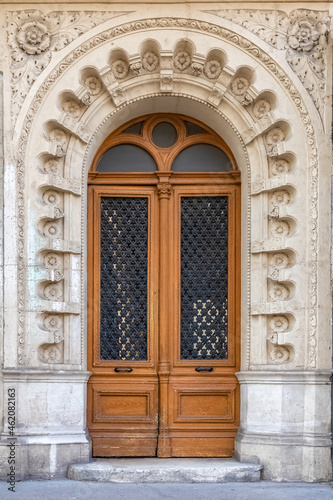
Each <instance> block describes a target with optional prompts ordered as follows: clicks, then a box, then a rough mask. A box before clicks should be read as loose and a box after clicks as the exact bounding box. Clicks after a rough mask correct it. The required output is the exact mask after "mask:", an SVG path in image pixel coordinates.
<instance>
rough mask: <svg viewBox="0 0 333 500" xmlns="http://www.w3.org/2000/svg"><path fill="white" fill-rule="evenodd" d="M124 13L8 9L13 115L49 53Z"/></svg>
mask: <svg viewBox="0 0 333 500" xmlns="http://www.w3.org/2000/svg"><path fill="white" fill-rule="evenodd" d="M125 13H126V12H122V11H119V12H113V11H111V12H96V11H81V12H80V11H78V12H75V11H69V12H66V11H63V12H60V11H59V12H58V11H54V12H50V13H48V14H44V13H43V12H42V11H40V10H31V9H30V10H23V11H11V12H7V39H8V45H9V47H10V48H11V49H12V52H11V54H10V70H11V73H12V82H11V87H12V116H13V119H16V117H17V115H18V113H19V111H20V109H21V105H22V103H23V101H24V99H25V97H26V95H27V93H28V92H29V89H30V87H31V85H32V84H33V83H34V82H35V81H36V79H37V77H38V76H39V75H40V74H41V72H42V71H43V70H44V69H45V68H46V67H47V66H48V64H49V63H50V61H51V57H52V52H53V51H59V50H61V49H63V48H64V47H66V45H68V44H69V43H71V42H72V41H73V40H76V38H78V37H79V36H80V35H83V34H84V33H86V32H87V31H88V30H90V29H91V28H93V27H94V26H97V25H98V24H100V23H102V22H105V21H107V20H108V19H111V18H113V17H117V16H120V15H122V14H125Z"/></svg>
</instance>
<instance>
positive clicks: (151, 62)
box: [142, 51, 159, 73]
mask: <svg viewBox="0 0 333 500" xmlns="http://www.w3.org/2000/svg"><path fill="white" fill-rule="evenodd" d="M158 65H159V59H158V56H157V55H156V54H155V53H154V52H151V51H148V52H146V53H145V54H144V55H143V57H142V67H143V69H145V70H146V71H149V73H152V72H153V71H155V70H156V69H157V68H158Z"/></svg>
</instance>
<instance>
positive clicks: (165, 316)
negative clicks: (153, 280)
mask: <svg viewBox="0 0 333 500" xmlns="http://www.w3.org/2000/svg"><path fill="white" fill-rule="evenodd" d="M169 177H170V172H163V173H162V172H158V178H159V183H158V184H157V192H158V197H159V212H160V245H159V249H160V256H159V259H160V279H159V286H160V293H159V349H158V350H159V363H158V380H159V425H158V427H159V429H158V444H157V456H158V457H171V446H170V435H169V424H168V385H169V375H170V356H169V338H170V335H169V325H170V314H171V313H172V311H171V310H170V301H169V300H168V299H169V297H170V295H169V287H170V275H171V273H170V269H171V265H170V258H171V255H172V242H171V241H170V235H171V232H170V215H169V204H170V196H171V190H172V186H171V184H170V183H169Z"/></svg>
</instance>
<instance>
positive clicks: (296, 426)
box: [3, 13, 330, 480]
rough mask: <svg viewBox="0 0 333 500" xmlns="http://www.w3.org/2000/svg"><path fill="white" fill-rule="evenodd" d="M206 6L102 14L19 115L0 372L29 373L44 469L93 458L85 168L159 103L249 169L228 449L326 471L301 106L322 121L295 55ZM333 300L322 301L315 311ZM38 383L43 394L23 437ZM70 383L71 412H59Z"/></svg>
mask: <svg viewBox="0 0 333 500" xmlns="http://www.w3.org/2000/svg"><path fill="white" fill-rule="evenodd" d="M200 16H201V19H200V20H198V19H196V18H194V19H185V18H184V19H182V18H177V19H172V18H156V19H140V20H135V21H133V22H131V23H126V24H120V23H119V24H116V21H115V20H111V21H109V26H108V28H107V29H105V30H104V31H100V32H99V33H98V34H97V33H96V29H95V32H94V35H93V36H90V34H89V33H87V34H86V35H84V36H83V37H84V41H83V43H81V44H80V45H79V44H78V43H77V46H76V47H75V48H74V49H73V50H70V46H69V48H68V50H67V49H66V50H67V53H66V54H64V55H63V57H62V59H61V60H60V58H59V60H58V62H57V64H55V65H54V66H53V67H52V68H51V69H50V71H49V73H48V75H47V76H46V75H45V74H42V75H41V76H40V77H38V78H39V79H37V80H36V83H35V87H34V88H33V89H32V91H30V94H29V95H28V98H27V100H26V101H25V104H24V106H23V109H22V114H25V120H24V123H23V125H22V127H20V125H19V124H20V121H19V120H18V122H17V123H18V125H17V126H16V130H17V132H19V133H20V139H19V155H18V169H17V199H18V248H19V260H18V280H17V287H18V301H17V309H18V338H17V346H16V349H15V350H13V349H11V352H10V355H9V356H8V357H7V358H6V366H5V369H4V372H3V373H4V382H5V387H9V386H12V385H13V384H16V386H17V388H18V391H26V387H27V384H28V385H29V391H28V393H27V397H26V398H25V399H26V401H27V403H25V404H24V405H23V404H22V407H21V408H20V422H21V424H22V427H21V431H20V439H21V444H22V446H21V449H20V450H21V451H20V453H22V461H21V462H22V463H24V459H23V457H27V456H29V457H32V455H33V454H34V453H35V452H36V451H35V450H36V449H38V450H42V449H43V453H44V455H45V460H46V463H48V464H49V466H48V471H47V473H46V475H49V476H52V474H61V473H62V472H63V471H64V470H65V469H66V468H67V465H68V463H70V462H71V461H78V460H79V459H82V460H88V458H89V443H88V440H87V437H86V434H85V381H86V379H87V377H88V375H89V374H88V373H87V372H86V371H85V325H86V317H85V315H86V312H85V311H86V309H85V276H86V264H85V246H86V232H85V225H86V223H85V221H86V177H87V172H88V169H89V166H90V163H91V160H92V158H93V156H94V154H95V152H96V150H97V149H98V147H99V146H100V144H101V143H102V141H103V139H104V138H105V137H107V136H108V135H109V134H110V133H111V132H112V131H113V130H115V129H116V128H117V127H118V126H119V125H120V124H122V123H124V122H126V121H128V120H130V119H131V118H134V117H137V116H140V115H144V114H146V113H147V112H149V113H151V112H166V111H167V112H175V113H182V114H184V115H188V116H192V117H193V118H197V119H200V120H201V121H204V122H205V123H206V124H207V125H208V126H210V127H211V128H212V129H214V130H215V131H216V132H217V133H218V134H219V135H220V136H221V137H223V139H224V140H225V142H226V143H227V144H228V146H229V147H230V148H231V150H232V152H233V154H234V156H235V158H236V161H237V163H238V165H239V168H240V169H241V171H242V186H243V187H242V207H243V208H242V332H241V334H242V369H241V372H240V373H239V380H240V383H241V385H242V423H241V428H240V430H239V436H238V440H237V447H236V452H237V456H238V457H239V458H240V460H252V461H253V460H254V461H258V462H259V461H260V462H261V463H263V464H264V466H265V474H266V477H267V478H275V479H279V478H281V477H284V478H285V479H304V480H313V479H317V480H319V479H325V478H328V477H329V467H330V465H329V464H330V459H329V456H330V455H329V454H330V439H329V429H328V427H327V424H324V423H323V422H322V421H323V420H324V419H323V416H321V418H320V419H319V418H317V416H316V415H315V409H313V412H314V413H313V414H311V415H312V419H311V418H308V416H306V413H307V412H310V413H311V410H309V408H310V407H311V408H313V406H312V405H313V400H315V399H318V398H319V399H320V398H323V399H325V398H328V397H329V395H328V388H327V381H328V377H329V372H328V370H327V367H328V366H329V356H328V354H325V350H326V349H327V345H328V343H329V328H328V326H327V325H325V321H324V320H323V317H322V314H323V313H321V312H320V311H319V309H318V296H319V294H321V295H320V296H322V295H324V294H325V293H326V292H325V291H327V289H328V286H329V280H328V277H327V275H326V274H325V273H321V272H320V268H319V260H320V255H321V254H322V253H325V251H327V249H328V242H327V241H326V240H325V237H324V236H323V235H322V234H321V233H320V231H324V230H323V229H321V228H322V223H321V221H320V219H319V218H318V217H319V216H318V192H319V190H320V189H321V187H320V186H321V185H323V184H325V175H326V173H325V172H324V175H323V178H322V179H321V178H320V177H319V173H318V162H319V160H320V154H319V153H318V146H317V137H316V135H315V132H314V128H313V125H312V123H311V118H310V116H314V117H315V124H316V127H318V126H319V127H322V123H321V119H320V116H319V114H318V112H317V110H316V107H315V104H313V103H312V101H311V99H310V97H309V95H308V93H307V92H306V91H304V89H303V90H302V85H301V83H300V82H299V80H298V79H297V78H296V76H295V75H293V73H292V70H291V69H290V68H289V67H288V64H287V63H285V64H284V65H283V64H282V65H279V64H278V63H277V62H276V61H275V60H273V59H272V58H271V57H270V56H269V55H268V54H267V53H266V52H265V50H264V48H265V45H264V44H263V42H258V44H256V43H254V41H253V39H254V35H251V34H248V37H247V38H245V37H244V36H243V35H244V31H245V30H244V29H243V28H241V29H240V31H241V32H242V33H243V35H242V34H236V33H235V32H234V31H233V30H232V29H231V28H230V20H229V21H228V20H227V21H225V20H221V18H219V20H218V22H219V24H214V23H213V22H212V17H213V16H212V14H202V13H201V14H200ZM202 19H203V20H202ZM214 19H215V21H216V17H215V18H214ZM27 22H28V21H27ZM318 22H319V21H318ZM13 29H14V28H13ZM20 29H21V30H22V27H21V28H20ZM166 34H167V36H166ZM17 40H20V37H16V43H18V42H17ZM13 43H14V42H13ZM22 43H23V42H22ZM295 43H296V42H295ZM38 85H39V87H38ZM26 103H29V108H28V109H27V106H28V105H27V104H26ZM308 107H310V113H309V111H308ZM14 115H15V113H14ZM304 145H306V147H304ZM320 183H322V184H320ZM323 203H324V206H325V207H326V205H325V204H326V203H327V200H326V199H325V200H324V201H323ZM319 284H320V285H321V287H322V288H321V290H322V291H320V292H319V289H318V285H319ZM328 307H329V304H328V303H327V301H326V302H325V303H324V306H323V311H325V310H326V311H327V308H328ZM325 308H326V309H325ZM318 344H319V347H318ZM325 346H326V347H325ZM50 384H52V387H53V388H55V390H54V391H52V394H50V389H49V386H50ZM37 393H38V394H39V397H40V398H41V400H42V401H43V402H44V403H43V405H42V408H41V409H40V415H39V420H38V421H36V424H35V427H34V435H33V436H31V432H30V431H29V430H28V428H29V425H30V422H31V421H34V419H35V417H34V408H33V400H34V398H35V395H36V394H37ZM64 395H67V400H68V405H69V407H70V412H69V416H68V418H67V417H65V418H64V417H61V416H62V415H63V410H64V407H63V401H64ZM295 399H297V401H298V407H297V409H296V408H294V407H293V405H292V404H291V402H292V401H293V400H295ZM327 401H328V399H327ZM281 409H283V410H281ZM326 410H327V408H326V409H325V411H326ZM295 412H296V417H295ZM264 413H265V414H266V417H265V418H263V416H262V415H263V414H264ZM325 418H326V420H327V422H328V421H329V416H328V414H327V416H326V417H325ZM59 420H60V421H61V422H62V423H61V425H60V426H59ZM309 421H311V425H310V424H309ZM313 422H317V423H316V424H314V423H313ZM28 423H29V425H28ZM45 425H46V426H45ZM30 427H31V425H30ZM45 429H46V430H45ZM6 432H7V431H6V430H5V431H4V434H3V436H4V438H5V437H6ZM36 436H37V437H36ZM291 436H292V440H291ZM41 443H42V444H41ZM68 444H70V449H71V452H70V454H68V452H67V451H66V450H65V448H66V447H68ZM54 450H57V451H56V455H55V451H54ZM39 453H42V452H41V451H40V452H39ZM55 456H56V458H54V457H55ZM290 457H292V459H291V458H290ZM29 460H30V462H31V458H29ZM290 460H293V462H294V463H295V464H296V465H295V468H294V469H290V468H288V464H289V461H290ZM26 462H27V463H28V460H26ZM323 463H324V464H325V467H323V465H322V464H323ZM52 467H53V469H52ZM36 470H38V465H36ZM309 470H310V472H309ZM27 474H28V471H27V470H24V469H22V476H26V475H27ZM37 474H38V472H37ZM40 474H41V472H40Z"/></svg>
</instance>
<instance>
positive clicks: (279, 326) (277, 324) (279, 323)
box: [268, 315, 289, 333]
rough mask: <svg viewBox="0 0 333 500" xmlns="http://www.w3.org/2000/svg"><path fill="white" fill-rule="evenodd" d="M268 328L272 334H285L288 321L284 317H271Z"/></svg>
mask: <svg viewBox="0 0 333 500" xmlns="http://www.w3.org/2000/svg"><path fill="white" fill-rule="evenodd" d="M268 325H269V328H270V329H271V330H273V332H277V333H279V332H286V331H287V330H288V328H289V321H288V318H287V317H286V316H281V315H279V316H273V317H272V318H271V319H270V321H269V323H268Z"/></svg>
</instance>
